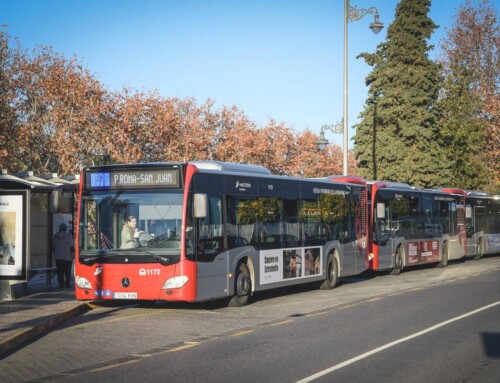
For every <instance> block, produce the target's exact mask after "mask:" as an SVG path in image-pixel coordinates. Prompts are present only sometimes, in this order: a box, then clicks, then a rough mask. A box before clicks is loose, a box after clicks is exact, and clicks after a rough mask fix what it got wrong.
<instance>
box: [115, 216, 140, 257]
mask: <svg viewBox="0 0 500 383" xmlns="http://www.w3.org/2000/svg"><path fill="white" fill-rule="evenodd" d="M141 233H143V232H142V231H140V230H139V229H138V228H137V219H136V218H135V217H134V216H132V215H130V216H128V217H127V221H126V222H125V223H124V224H123V228H122V242H121V245H120V248H121V249H133V248H135V247H139V234H141Z"/></svg>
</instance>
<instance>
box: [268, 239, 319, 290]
mask: <svg viewBox="0 0 500 383" xmlns="http://www.w3.org/2000/svg"><path fill="white" fill-rule="evenodd" d="M321 259H322V257H321V247H300V248H293V249H286V250H283V249H276V250H262V251H260V274H259V275H260V284H261V285H265V284H269V283H277V282H283V281H286V280H291V279H301V278H304V279H305V278H308V277H314V276H318V275H320V274H321V267H322V265H321V263H322V262H321Z"/></svg>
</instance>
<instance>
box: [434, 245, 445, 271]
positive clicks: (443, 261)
mask: <svg viewBox="0 0 500 383" xmlns="http://www.w3.org/2000/svg"><path fill="white" fill-rule="evenodd" d="M446 266H448V245H447V244H446V243H445V244H444V245H443V252H442V253H441V262H439V263H438V264H437V266H436V267H440V268H443V267H446Z"/></svg>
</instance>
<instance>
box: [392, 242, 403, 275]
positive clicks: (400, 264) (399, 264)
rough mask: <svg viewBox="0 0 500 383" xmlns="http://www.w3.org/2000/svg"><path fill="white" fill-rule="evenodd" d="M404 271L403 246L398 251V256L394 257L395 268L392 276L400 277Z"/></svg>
mask: <svg viewBox="0 0 500 383" xmlns="http://www.w3.org/2000/svg"><path fill="white" fill-rule="evenodd" d="M402 269H403V251H402V250H401V246H399V247H398V249H397V250H396V255H395V256H394V268H393V269H392V270H391V275H399V274H401V270H402Z"/></svg>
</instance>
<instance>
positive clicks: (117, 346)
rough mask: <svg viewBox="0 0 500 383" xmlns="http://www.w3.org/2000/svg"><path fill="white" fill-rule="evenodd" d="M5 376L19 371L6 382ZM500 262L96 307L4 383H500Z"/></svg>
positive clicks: (15, 364) (1, 367)
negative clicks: (245, 295) (323, 286)
mask: <svg viewBox="0 0 500 383" xmlns="http://www.w3.org/2000/svg"><path fill="white" fill-rule="evenodd" d="M7 371H10V373H8V372H7ZM498 376H500V257H494V258H487V259H483V260H481V261H480V262H475V261H467V262H464V263H462V262H458V263H452V264H451V265H450V266H449V267H448V268H446V269H434V268H420V269H414V270H412V271H408V272H405V273H403V274H402V275H400V276H390V275H380V274H379V275H371V274H367V275H364V276H362V277H360V278H353V279H347V280H344V281H343V284H342V285H341V286H340V287H339V288H337V289H335V290H333V291H322V290H318V289H316V288H314V286H305V287H304V286H301V287H297V288H293V289H287V290H279V291H274V292H272V293H265V294H259V295H258V296H256V297H255V298H254V299H253V301H252V303H251V304H250V305H248V306H246V307H243V308H227V307H224V306H223V305H222V304H220V303H212V304H196V305H187V304H176V305H172V304H165V303H162V304H151V303H150V304H145V303H139V304H135V305H124V304H121V305H108V306H97V307H96V308H95V309H94V310H91V311H90V312H88V313H87V314H85V315H83V316H80V317H77V318H75V319H73V320H71V321H69V322H67V323H65V324H64V325H63V326H61V327H60V328H58V329H57V330H55V331H53V332H51V333H50V334H47V335H46V336H44V337H43V338H40V339H38V340H36V341H35V342H33V343H32V344H30V345H28V346H26V347H24V348H23V349H21V350H19V351H18V352H16V353H15V354H12V355H10V356H8V357H7V358H5V359H4V360H2V361H0V380H2V382H5V383H7V382H9V381H12V382H14V381H15V382H20V381H29V380H43V381H61V382H65V381H71V382H90V381H92V382H95V381H102V382H104V381H105V382H135V381H168V382H181V381H182V382H194V381H203V382H227V381H238V382H261V381H280V382H299V381H304V382H305V381H315V382H316V381H317V382H331V381H357V382H372V381H384V382H396V381H397V382H417V381H418V382H422V381H426V382H428V383H429V382H456V381H462V382H468V381H471V382H472V381H474V382H476V381H481V382H488V381H491V382H493V381H494V382H497V381H498Z"/></svg>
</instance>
